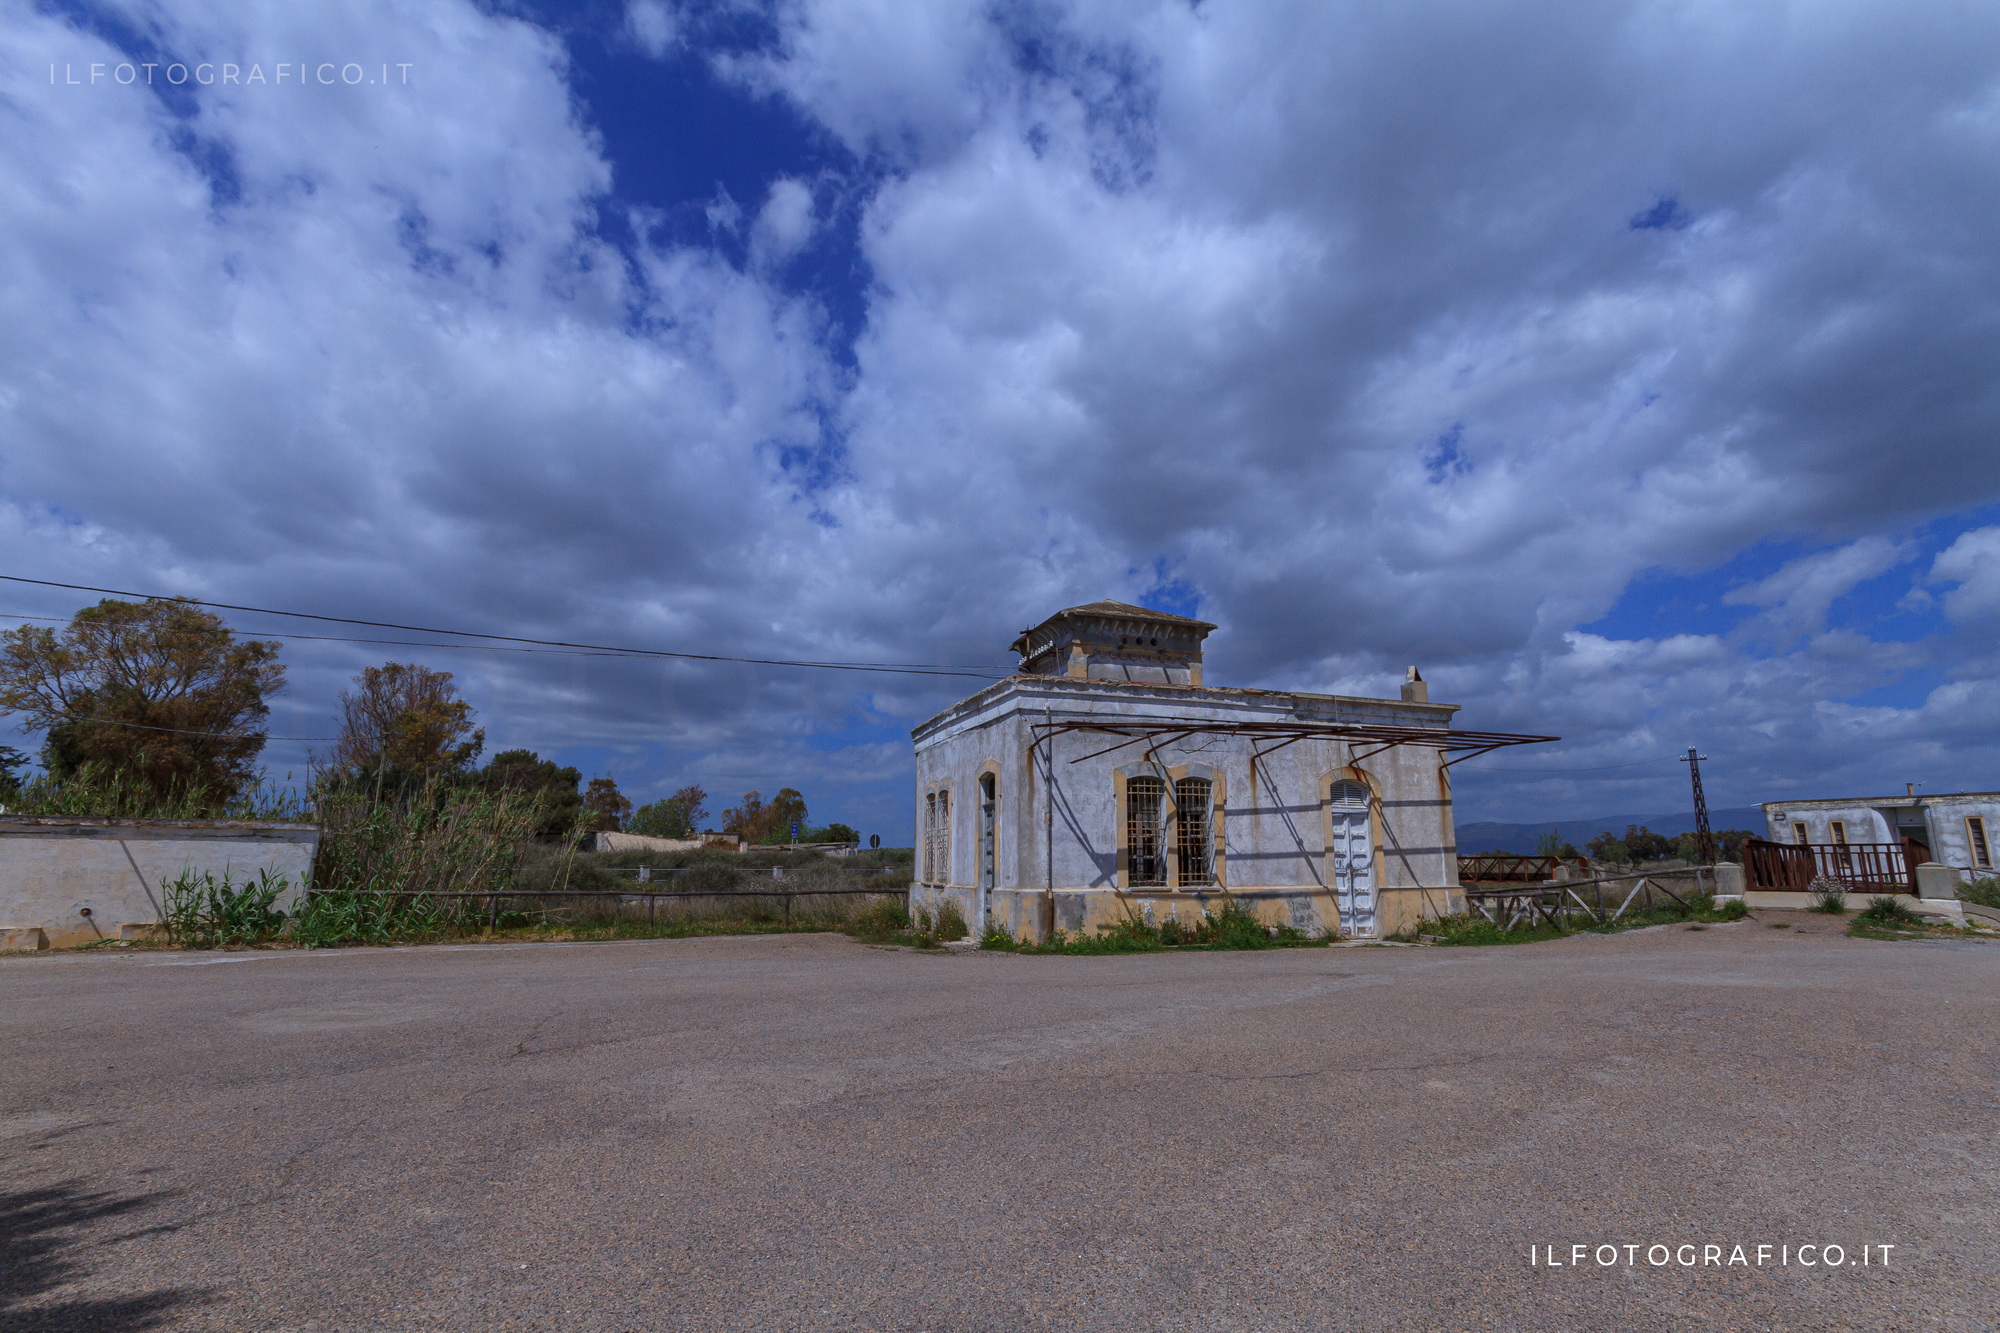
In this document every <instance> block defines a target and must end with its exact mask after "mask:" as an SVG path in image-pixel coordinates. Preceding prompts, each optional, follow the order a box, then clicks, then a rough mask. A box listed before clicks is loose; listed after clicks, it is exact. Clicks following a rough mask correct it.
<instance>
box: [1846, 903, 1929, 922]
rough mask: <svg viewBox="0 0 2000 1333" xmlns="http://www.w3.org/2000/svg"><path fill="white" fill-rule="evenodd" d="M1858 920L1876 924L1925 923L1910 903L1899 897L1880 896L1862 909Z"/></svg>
mask: <svg viewBox="0 0 2000 1333" xmlns="http://www.w3.org/2000/svg"><path fill="white" fill-rule="evenodd" d="M1855 920H1857V921H1866V922H1868V923H1869V924H1870V925H1875V926H1921V925H1922V924H1923V920H1922V918H1920V917H1919V916H1918V915H1917V914H1916V913H1915V912H1912V911H1911V910H1910V908H1909V905H1908V904H1906V903H1905V902H1904V901H1903V900H1902V899H1901V898H1899V897H1888V896H1884V897H1880V898H1877V899H1876V900H1875V901H1874V902H1871V903H1869V904H1868V906H1866V907H1864V908H1862V909H1861V913H1860V915H1859V916H1857V917H1856V918H1855Z"/></svg>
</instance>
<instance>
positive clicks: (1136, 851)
mask: <svg viewBox="0 0 2000 1333" xmlns="http://www.w3.org/2000/svg"><path fill="white" fill-rule="evenodd" d="M1166 804H1167V784H1166V783H1164V782H1162V781H1161V780H1160V779H1158V778H1143V777H1142V778H1127V779H1126V780H1125V871H1126V879H1127V882H1128V883H1129V884H1131V885H1132V886H1133V887H1135V888H1140V887H1144V888H1163V887H1165V885H1166V882H1167V857H1166V848H1165V846H1163V844H1164V843H1165V842H1166V837H1165V834H1166V829H1165V827H1164V826H1163V824H1162V818H1163V816H1164V814H1165V810H1166Z"/></svg>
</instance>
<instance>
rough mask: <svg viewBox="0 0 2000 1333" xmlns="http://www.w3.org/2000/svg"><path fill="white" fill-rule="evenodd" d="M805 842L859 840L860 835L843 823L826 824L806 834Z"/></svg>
mask: <svg viewBox="0 0 2000 1333" xmlns="http://www.w3.org/2000/svg"><path fill="white" fill-rule="evenodd" d="M805 840H806V841H807V842H856V843H858V842H860V841H861V835H860V834H859V833H856V832H855V831H854V830H853V829H851V828H849V827H848V826H847V825H845V824H828V825H827V826H826V827H825V828H816V829H814V830H812V831H811V832H810V833H808V834H806V838H805Z"/></svg>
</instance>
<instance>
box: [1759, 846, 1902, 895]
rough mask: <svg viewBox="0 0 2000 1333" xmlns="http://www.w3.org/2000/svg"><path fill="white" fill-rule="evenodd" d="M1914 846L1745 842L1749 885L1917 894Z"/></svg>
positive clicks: (1783, 888)
mask: <svg viewBox="0 0 2000 1333" xmlns="http://www.w3.org/2000/svg"><path fill="white" fill-rule="evenodd" d="M1913 846H1914V844H1913V843H1911V841H1910V840H1909V839H1908V838H1905V839H1903V840H1902V841H1901V842H1766V841H1765V840H1764V839H1762V838H1746V839H1744V842H1743V877H1744V882H1745V883H1746V884H1747V885H1748V886H1749V887H1750V888H1753V889H1780V890H1789V891H1791V892H1796V893H1804V892H1806V891H1807V890H1809V889H1810V888H1812V886H1813V885H1814V884H1815V883H1816V882H1818V881H1820V880H1831V881H1832V882H1834V883H1836V884H1839V885H1842V886H1845V887H1847V888H1852V889H1858V890H1863V891H1866V892H1871V893H1909V894H1914V893H1916V891H1917V860H1918V858H1917V857H1916V856H1915V855H1913V854H1912V848H1913Z"/></svg>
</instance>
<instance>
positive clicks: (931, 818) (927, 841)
mask: <svg viewBox="0 0 2000 1333" xmlns="http://www.w3.org/2000/svg"><path fill="white" fill-rule="evenodd" d="M923 860H924V864H923V872H922V874H921V875H919V876H918V878H920V879H922V880H923V882H924V883H926V884H929V883H932V882H933V879H934V875H933V870H934V869H935V867H936V866H937V793H936V792H934V791H933V792H926V793H924V851H923Z"/></svg>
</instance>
